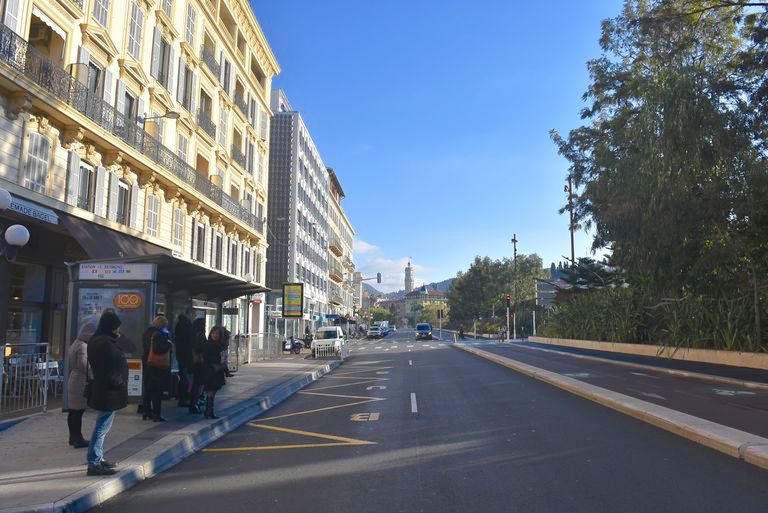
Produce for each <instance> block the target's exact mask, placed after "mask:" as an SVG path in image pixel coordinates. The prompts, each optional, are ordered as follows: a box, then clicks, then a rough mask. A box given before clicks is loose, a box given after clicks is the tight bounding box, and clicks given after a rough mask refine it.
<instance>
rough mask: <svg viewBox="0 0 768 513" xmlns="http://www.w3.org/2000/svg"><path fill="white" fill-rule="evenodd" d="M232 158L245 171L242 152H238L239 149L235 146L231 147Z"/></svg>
mask: <svg viewBox="0 0 768 513" xmlns="http://www.w3.org/2000/svg"><path fill="white" fill-rule="evenodd" d="M232 158H233V159H234V161H235V162H237V163H238V164H239V165H240V167H241V168H243V169H245V164H246V160H245V155H244V154H243V152H242V151H240V148H238V147H237V145H233V146H232Z"/></svg>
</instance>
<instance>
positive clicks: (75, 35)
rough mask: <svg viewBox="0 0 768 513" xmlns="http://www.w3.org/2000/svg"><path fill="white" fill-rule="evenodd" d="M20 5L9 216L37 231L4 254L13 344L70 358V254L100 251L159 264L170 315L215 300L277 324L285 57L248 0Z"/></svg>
mask: <svg viewBox="0 0 768 513" xmlns="http://www.w3.org/2000/svg"><path fill="white" fill-rule="evenodd" d="M5 4H6V5H5V7H4V10H3V25H2V27H0V141H2V144H3V146H4V148H5V151H3V152H2V154H0V188H3V189H5V190H8V191H9V192H10V193H11V195H12V196H13V205H12V208H11V209H9V210H8V211H5V212H2V213H0V228H2V227H5V226H7V225H8V224H12V223H22V224H24V225H25V226H26V227H27V228H28V229H29V231H30V232H31V240H30V242H29V244H27V245H26V246H24V247H23V248H21V250H20V252H19V255H18V258H17V259H16V261H15V262H8V261H6V260H5V259H3V258H0V317H2V319H0V341H2V342H6V341H7V342H41V341H45V342H50V344H51V347H52V353H53V355H54V357H61V355H62V353H63V348H64V347H65V340H64V339H65V329H64V323H65V317H66V311H67V304H66V303H67V294H66V289H67V271H66V267H65V262H77V261H83V260H93V259H126V260H128V261H141V260H142V259H148V261H149V260H151V261H152V262H155V263H157V264H158V265H159V266H160V267H159V268H160V273H159V281H158V296H157V297H158V303H159V304H158V309H159V310H165V311H166V312H167V314H168V315H174V314H175V313H177V312H180V311H182V310H183V309H184V307H185V306H188V305H189V303H190V301H193V300H195V301H206V302H207V303H206V304H207V305H208V306H207V307H206V308H209V309H210V308H212V307H211V306H210V305H211V304H213V305H214V306H213V308H214V309H218V313H217V315H216V319H215V320H216V322H225V323H228V325H229V326H230V329H234V330H236V331H237V332H255V331H262V329H261V327H260V326H261V325H262V324H263V308H261V307H259V306H258V305H259V301H258V298H259V294H260V293H262V292H263V291H264V290H265V288H264V281H265V262H266V258H265V256H266V247H267V241H266V233H265V230H266V225H265V215H266V211H267V206H268V187H269V182H268V179H269V177H268V174H267V163H268V160H269V122H270V116H271V112H270V107H269V98H270V90H271V80H272V77H273V76H274V75H275V74H277V73H279V71H280V70H279V66H278V64H277V61H276V59H275V57H274V55H273V53H272V50H271V49H270V47H269V45H268V43H267V41H266V38H265V37H264V34H263V33H262V31H261V29H260V27H259V24H258V22H257V20H256V18H255V16H254V14H253V12H252V11H251V8H250V6H249V4H248V2H246V1H245V0H158V1H152V0H7V1H6V2H5ZM164 276H168V277H170V276H173V278H168V279H166V280H164V278H163V277H164ZM260 291H261V292H260ZM262 295H263V294H262ZM253 299H256V300H255V301H252V300H253ZM263 302H264V301H261V303H262V304H263ZM224 305H227V306H237V307H239V315H238V317H228V318H222V306H224ZM229 310H230V312H231V311H232V310H234V309H231V308H230V309H229ZM6 312H7V313H6Z"/></svg>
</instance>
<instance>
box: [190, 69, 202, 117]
mask: <svg viewBox="0 0 768 513" xmlns="http://www.w3.org/2000/svg"><path fill="white" fill-rule="evenodd" d="M199 73H200V72H199V71H198V70H195V72H194V74H193V75H192V107H191V108H190V113H191V114H197V95H198V94H200V91H198V90H197V89H198V87H197V84H198V80H199V79H200V75H199Z"/></svg>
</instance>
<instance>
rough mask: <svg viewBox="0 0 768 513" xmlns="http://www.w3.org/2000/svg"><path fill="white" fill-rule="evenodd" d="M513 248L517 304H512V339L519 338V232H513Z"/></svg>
mask: <svg viewBox="0 0 768 513" xmlns="http://www.w3.org/2000/svg"><path fill="white" fill-rule="evenodd" d="M512 248H513V254H514V259H513V262H514V272H515V274H514V278H513V281H514V293H515V304H514V305H512V340H516V339H517V234H516V233H513V234H512Z"/></svg>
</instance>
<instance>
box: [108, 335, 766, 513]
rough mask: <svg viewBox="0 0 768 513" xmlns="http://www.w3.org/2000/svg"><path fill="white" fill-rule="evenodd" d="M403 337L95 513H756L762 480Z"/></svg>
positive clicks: (515, 377) (511, 375)
mask: <svg viewBox="0 0 768 513" xmlns="http://www.w3.org/2000/svg"><path fill="white" fill-rule="evenodd" d="M409 337H410V338H409ZM412 337H413V333H412V332H410V333H409V332H399V333H397V334H395V336H394V337H392V338H390V337H387V339H384V341H376V342H375V343H376V346H378V347H382V349H379V350H376V349H372V348H371V342H370V341H364V342H363V341H361V342H358V343H356V344H355V345H353V349H355V348H358V349H359V348H361V347H366V348H367V349H366V350H364V351H353V353H352V356H351V357H350V358H348V360H347V362H346V363H345V364H344V365H343V366H341V367H340V368H339V369H337V370H336V371H334V372H333V373H332V374H330V375H328V376H326V377H324V378H323V379H321V380H320V381H318V382H317V383H315V384H313V385H312V386H310V387H308V388H307V389H305V390H304V391H303V392H302V393H299V394H297V395H296V396H294V397H293V398H291V399H289V400H287V401H285V402H284V403H282V404H281V405H279V406H278V407H276V408H274V409H272V410H270V411H269V412H268V413H267V414H266V415H265V416H264V418H256V419H254V420H253V421H252V422H251V423H249V425H247V426H244V427H242V428H241V429H239V430H237V431H234V432H233V433H231V434H229V435H227V436H225V437H223V438H221V439H220V440H218V441H217V442H216V443H214V444H213V445H211V446H210V447H209V449H210V450H208V451H205V452H201V453H198V454H196V455H194V456H193V457H191V458H189V459H188V460H187V461H185V462H183V463H181V464H180V465H178V466H177V467H175V468H173V469H171V470H170V471H168V472H166V473H164V474H162V475H161V476H159V477H158V478H156V479H154V480H151V481H147V482H145V483H143V484H141V485H139V486H137V487H136V488H134V489H131V490H129V491H127V492H125V493H124V494H122V495H120V496H118V497H117V498H116V499H114V500H113V501H111V502H108V503H107V504H105V505H104V506H103V507H101V508H99V511H116V512H117V511H121V512H122V511H142V512H143V513H150V512H163V513H167V511H171V510H174V511H190V512H197V511H199V512H203V511H205V512H207V511H212V510H218V511H228V512H229V511H233V512H237V511H243V512H245V511H248V512H252V511H269V512H275V513H283V512H284V513H289V512H290V513H295V512H301V511H311V512H313V513H315V512H344V513H358V512H382V513H383V512H388V513H389V512H435V513H444V512H483V513H485V512H489V511H521V512H523V511H524V512H548V513H552V512H560V511H572V512H585V513H586V512H589V513H595V512H606V513H608V512H611V513H613V512H616V511H622V512H638V513H646V512H648V511H675V512H696V513H702V512H718V513H719V512H722V511H723V510H724V509H726V508H727V509H728V510H733V511H739V512H740V513H746V512H763V511H765V504H766V502H768V479H766V478H768V473H766V472H765V471H762V470H760V469H758V468H755V467H753V466H750V465H747V464H745V463H743V462H739V461H738V460H735V459H733V458H730V457H727V456H724V455H721V454H719V453H717V452H715V451H712V450H710V449H707V448H705V447H702V446H699V445H697V444H694V443H692V442H688V441H686V440H684V439H680V438H678V437H676V436H674V435H671V434H669V433H666V432H664V431H661V430H658V429H656V428H654V427H652V426H648V425H646V424H644V423H642V422H639V421H636V420H634V419H632V418H630V417H627V416H624V415H622V414H620V413H616V412H614V411H612V410H609V409H607V408H604V407H602V406H599V405H597V404H594V403H592V402H590V401H587V400H584V399H581V398H579V397H575V396H573V395H571V394H569V393H567V392H563V391H561V390H559V389H556V388H554V387H551V386H549V385H547V384H545V383H542V382H539V381H537V380H534V379H531V378H528V377H525V376H522V375H520V374H517V373H515V372H513V371H511V370H509V369H506V368H504V367H501V366H498V365H496V364H494V363H492V362H488V361H486V360H483V359H480V358H477V357H475V356H473V355H470V354H467V353H464V352H462V351H455V350H451V349H449V348H447V347H446V346H439V345H436V344H430V343H428V342H427V343H421V342H419V343H416V342H415V341H413V338H412ZM394 345H397V346H398V347H397V348H394ZM409 345H410V346H413V347H408V346H409ZM428 345H429V346H430V347H426V346H428ZM387 349H388V350H387ZM409 362H410V364H409ZM412 394H413V395H412ZM724 476H727V478H725V477H724Z"/></svg>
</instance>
